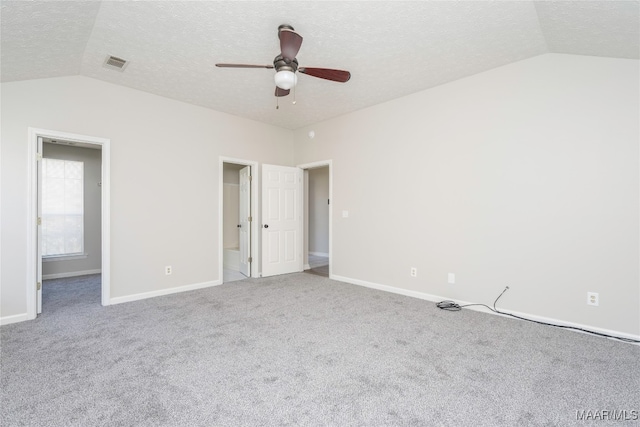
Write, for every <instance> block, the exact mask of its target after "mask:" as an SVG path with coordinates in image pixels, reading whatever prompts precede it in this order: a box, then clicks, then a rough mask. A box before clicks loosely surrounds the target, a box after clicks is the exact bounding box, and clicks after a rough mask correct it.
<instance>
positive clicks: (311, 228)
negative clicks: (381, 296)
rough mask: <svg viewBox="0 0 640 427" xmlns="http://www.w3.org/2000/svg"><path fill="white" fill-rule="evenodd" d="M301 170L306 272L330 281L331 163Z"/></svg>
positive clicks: (314, 165)
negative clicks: (328, 278) (302, 173)
mask: <svg viewBox="0 0 640 427" xmlns="http://www.w3.org/2000/svg"><path fill="white" fill-rule="evenodd" d="M300 167H301V168H302V169H303V170H304V210H305V212H304V219H305V226H304V228H305V233H304V236H305V239H304V248H305V251H304V253H305V261H304V264H305V271H306V272H307V273H311V274H316V275H320V276H325V277H330V276H331V274H330V271H331V161H326V162H318V163H313V164H309V165H302V166H300Z"/></svg>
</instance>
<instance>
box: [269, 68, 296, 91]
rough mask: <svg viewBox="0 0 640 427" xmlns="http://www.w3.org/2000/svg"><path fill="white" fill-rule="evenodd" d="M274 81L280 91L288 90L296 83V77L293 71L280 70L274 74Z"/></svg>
mask: <svg viewBox="0 0 640 427" xmlns="http://www.w3.org/2000/svg"><path fill="white" fill-rule="evenodd" d="M274 80H275V82H276V86H278V87H279V88H280V89H284V90H289V89H291V88H292V87H294V86H295V85H296V83H297V82H298V76H296V73H294V72H293V71H290V70H281V71H278V72H277V73H276V75H275V77H274Z"/></svg>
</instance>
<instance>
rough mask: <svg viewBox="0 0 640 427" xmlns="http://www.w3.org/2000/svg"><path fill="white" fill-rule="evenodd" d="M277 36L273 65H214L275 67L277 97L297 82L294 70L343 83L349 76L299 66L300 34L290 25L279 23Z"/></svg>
mask: <svg viewBox="0 0 640 427" xmlns="http://www.w3.org/2000/svg"><path fill="white" fill-rule="evenodd" d="M278 38H279V39H280V55H278V56H276V57H275V59H274V60H273V65H252V64H216V67H223V68H267V69H271V68H273V69H275V70H276V74H275V83H276V93H275V95H276V96H277V97H280V96H287V95H289V92H290V90H291V88H293V87H295V85H296V83H297V82H298V77H297V76H296V71H298V72H300V73H302V74H307V75H309V76H312V77H318V78H321V79H325V80H331V81H334V82H340V83H345V82H347V81H348V80H349V79H350V78H351V73H350V72H348V71H343V70H334V69H331V68H310V67H299V66H298V60H297V59H296V55H297V54H298V51H299V50H300V46H301V45H302V36H301V35H300V34H298V33H296V32H295V31H294V29H293V27H292V26H291V25H286V24H283V25H280V26H279V27H278Z"/></svg>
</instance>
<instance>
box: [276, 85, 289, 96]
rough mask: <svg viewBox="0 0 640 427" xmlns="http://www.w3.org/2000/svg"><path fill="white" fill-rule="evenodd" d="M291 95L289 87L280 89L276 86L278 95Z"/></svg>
mask: <svg viewBox="0 0 640 427" xmlns="http://www.w3.org/2000/svg"><path fill="white" fill-rule="evenodd" d="M287 95H289V89H280V88H279V87H278V86H276V96H278V97H279V96H287Z"/></svg>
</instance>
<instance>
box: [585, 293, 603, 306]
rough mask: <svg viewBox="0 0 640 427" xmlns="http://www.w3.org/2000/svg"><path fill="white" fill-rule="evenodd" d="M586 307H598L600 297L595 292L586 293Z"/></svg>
mask: <svg viewBox="0 0 640 427" xmlns="http://www.w3.org/2000/svg"><path fill="white" fill-rule="evenodd" d="M587 305H595V306H598V305H600V295H598V293H597V292H587Z"/></svg>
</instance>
